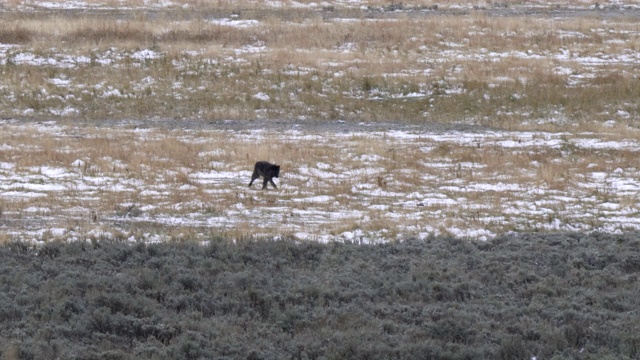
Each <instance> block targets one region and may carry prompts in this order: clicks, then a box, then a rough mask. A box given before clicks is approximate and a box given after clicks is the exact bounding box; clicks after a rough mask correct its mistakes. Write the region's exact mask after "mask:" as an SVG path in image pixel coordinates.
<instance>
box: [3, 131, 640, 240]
mask: <svg viewBox="0 0 640 360" xmlns="http://www.w3.org/2000/svg"><path fill="white" fill-rule="evenodd" d="M0 128H1V130H2V132H3V134H9V133H10V134H12V138H14V139H17V140H19V139H20V138H21V136H23V135H24V136H33V137H39V138H46V139H48V140H47V142H54V143H55V141H60V142H61V143H66V144H69V145H70V146H69V148H68V149H64V148H62V149H59V150H57V152H59V153H60V156H56V158H58V159H60V160H59V161H58V162H56V163H55V164H53V163H38V162H37V161H36V160H32V161H30V162H29V163H30V165H25V164H22V163H24V162H25V159H28V158H30V157H32V158H33V159H37V158H38V155H37V154H39V153H41V152H42V147H41V146H39V145H38V144H37V143H29V144H21V143H20V142H18V141H17V140H16V141H12V140H11V139H10V138H5V139H4V141H5V143H4V144H3V145H2V147H1V148H0V154H3V157H2V161H1V162H0V196H1V199H2V206H3V213H2V218H1V219H0V234H2V235H3V236H4V237H5V238H19V239H24V240H33V241H44V240H50V239H54V238H62V239H69V240H78V239H85V238H103V237H106V238H110V237H118V238H126V239H130V240H147V241H160V240H164V239H180V238H185V237H188V238H202V239H206V237H207V236H209V235H211V234H215V233H218V234H226V235H228V236H232V237H237V238H243V237H248V236H265V237H268V236H292V237H295V238H298V239H311V240H318V241H332V240H340V241H342V240H351V241H363V242H371V241H388V240H396V239H402V238H405V237H407V236H417V237H427V236H429V235H432V234H433V235H440V234H451V235H455V236H463V237H465V236H469V237H476V238H482V239H488V238H491V237H494V236H496V235H497V234H502V233H508V232H511V231H586V232H589V231H605V232H622V231H628V230H638V229H640V216H639V215H640V209H639V206H638V194H640V171H638V168H637V167H636V166H635V165H634V166H633V167H619V166H618V165H617V163H616V158H619V157H621V156H622V157H624V156H626V157H629V156H636V154H637V152H638V151H639V150H640V143H639V142H638V141H637V140H630V139H620V140H607V139H602V135H601V134H593V133H584V134H579V135H571V136H568V135H569V134H566V133H547V132H482V133H478V132H462V131H447V132H433V133H429V132H411V131H387V132H378V131H371V132H350V133H340V132H325V133H316V134H310V133H308V132H300V131H296V130H290V131H285V132H274V131H257V130H256V131H220V130H197V131H189V130H173V131H164V130H154V129H133V128H132V129H110V130H102V131H100V132H99V133H92V132H88V131H87V130H86V129H82V128H74V127H69V126H66V125H59V124H56V123H55V122H50V123H42V124H32V125H25V124H22V123H19V122H17V121H12V120H5V121H2V122H1V123H0ZM116 137H119V138H124V139H127V140H126V141H127V142H128V143H129V145H130V146H131V148H132V149H134V148H141V149H142V148H145V146H150V145H149V144H151V143H154V142H157V143H159V144H164V143H165V142H166V141H169V142H170V141H173V140H175V141H177V142H179V143H181V144H183V145H184V146H186V147H192V148H193V149H194V153H193V157H194V161H193V162H192V163H191V165H188V166H192V167H186V166H185V165H184V164H181V163H178V164H174V161H172V160H171V155H170V154H168V153H167V154H163V153H158V154H156V157H157V158H156V159H154V160H153V162H155V161H157V162H159V163H162V164H164V165H163V166H156V165H153V164H134V163H135V160H134V159H130V162H131V163H129V164H127V163H126V160H125V161H122V160H118V159H114V158H113V157H112V156H110V155H108V154H106V155H105V156H103V157H99V156H97V155H96V156H95V157H94V156H86V154H87V153H86V152H85V149H83V146H90V145H80V144H74V142H80V141H87V142H88V143H91V142H96V143H98V142H100V141H103V140H105V139H114V138H116ZM83 138H84V139H85V140H81V139H83ZM245 147H246V148H252V147H254V148H260V147H264V148H265V149H271V150H273V151H274V152H275V153H276V154H278V153H281V154H282V153H287V152H295V151H296V150H295V149H304V151H308V153H309V154H314V155H315V156H313V158H314V159H313V160H310V159H307V158H305V159H304V160H296V158H289V159H282V160H283V161H282V162H281V165H282V174H281V177H280V179H276V183H277V184H278V185H279V189H278V190H274V189H271V188H269V189H268V190H261V189H260V185H261V184H258V186H256V184H254V187H253V188H251V189H250V188H248V187H247V184H248V182H249V179H250V176H251V170H252V169H251V163H250V161H249V160H246V159H245V156H244V154H243V153H242V149H243V148H245ZM73 149H77V150H73ZM75 151H77V152H75ZM125 151H127V150H125ZM168 152H169V151H168ZM549 153H552V154H555V156H554V157H553V158H552V159H551V160H545V162H544V163H540V162H537V161H536V160H535V159H536V158H537V157H538V156H540V155H542V154H545V156H544V158H545V159H548V158H549ZM9 154H12V155H9ZM32 154H33V155H32ZM318 154H326V156H324V159H323V158H322V156H320V155H318ZM585 154H588V155H585ZM303 157H304V156H303ZM523 158H524V159H527V160H526V161H522V160H521V159H523ZM403 159H404V160H403ZM408 163H413V165H410V164H408ZM21 164H22V165H21ZM396 164H398V165H396Z"/></svg>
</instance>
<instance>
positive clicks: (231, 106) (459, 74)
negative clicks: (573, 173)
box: [0, 1, 640, 130]
mask: <svg viewBox="0 0 640 360" xmlns="http://www.w3.org/2000/svg"><path fill="white" fill-rule="evenodd" d="M34 3H35V4H36V5H37V2H34ZM28 4H30V3H26V2H25V3H24V4H23V3H21V2H14V3H13V5H12V4H11V3H9V4H8V5H5V7H4V11H2V12H0V17H2V22H1V23H0V43H1V44H3V45H2V47H0V64H1V65H2V67H1V70H2V72H1V73H0V76H2V79H3V82H2V87H1V88H0V93H1V94H2V96H0V111H2V114H3V116H4V117H17V118H34V119H51V118H63V119H68V120H70V121H73V122H78V121H80V122H81V121H83V120H86V119H105V118H134V119H141V118H145V119H147V118H156V117H157V118H169V119H178V120H179V119H184V118H190V119H203V120H219V119H222V120H228V119H241V120H250V119H258V118H261V119H298V120H303V121H312V120H314V119H315V120H318V119H334V120H338V119H339V120H347V121H380V120H394V121H401V122H408V123H420V122H433V121H436V122H450V123H460V122H462V123H474V124H482V125H488V126H492V127H497V128H505V129H511V130H514V129H527V130H531V129H541V128H543V129H548V126H547V123H548V122H550V121H551V122H552V123H553V124H552V125H551V126H552V127H554V128H555V127H556V126H558V123H560V124H562V125H564V126H567V127H570V128H572V129H574V127H575V126H580V125H583V124H586V125H585V126H590V125H591V124H592V123H594V122H596V123H597V122H605V121H609V120H612V119H613V120H615V121H619V122H622V123H632V124H633V123H634V121H633V119H635V118H636V117H637V113H638V103H637V101H636V99H638V97H639V95H640V86H638V85H639V84H638V82H639V81H640V80H639V79H638V77H637V76H636V74H637V73H638V65H637V64H638V49H639V48H640V40H639V36H638V32H639V29H638V25H637V24H638V21H637V17H636V16H634V14H636V12H637V9H635V8H633V7H629V8H628V9H626V8H625V7H624V6H622V7H621V6H620V5H617V9H619V10H616V11H617V12H616V13H614V14H613V15H612V14H610V13H605V12H603V11H602V10H597V9H596V8H595V3H593V4H589V3H584V2H576V3H575V4H572V5H570V6H567V4H564V2H563V4H564V5H563V9H565V10H566V9H568V10H569V11H568V12H556V11H557V9H558V8H557V7H556V4H554V3H552V2H550V3H547V4H545V5H540V4H538V3H536V4H528V3H526V2H523V3H519V4H513V5H512V6H511V7H508V6H504V4H498V3H495V4H487V5H483V6H480V7H478V6H475V7H474V6H472V4H471V3H464V2H463V3H462V4H458V3H456V4H453V3H446V2H445V3H443V4H438V5H439V6H438V7H437V8H434V7H433V5H435V4H434V3H431V2H410V3H403V4H402V5H401V6H400V7H397V6H396V7H393V8H391V9H389V6H388V5H389V4H387V3H386V2H361V3H357V4H355V5H353V4H352V5H350V6H349V5H348V4H344V3H335V4H332V5H328V4H329V3H328V4H327V5H325V6H319V5H317V4H316V5H314V4H315V3H308V2H307V3H305V2H282V3H275V4H279V5H277V6H275V5H274V3H270V2H224V1H223V2H214V3H209V2H177V3H172V4H173V6H170V5H165V7H160V8H159V7H154V6H153V4H151V3H146V2H145V4H147V5H146V6H142V4H141V3H136V2H123V3H121V6H120V7H116V8H114V7H112V6H114V5H115V4H118V2H89V3H86V4H85V7H86V8H89V9H91V11H82V9H80V10H74V9H68V10H64V11H62V10H58V9H47V8H44V9H43V8H42V7H38V6H36V5H32V6H29V5H28ZM160 4H161V3H160ZM156 5H159V4H156ZM396 5H398V4H396ZM454 5H456V6H454ZM473 5H475V4H473ZM92 6H93V7H92ZM571 9H574V11H576V12H577V13H576V14H577V15H575V14H574V15H571V12H570V10H571ZM389 10H394V11H389ZM578 11H580V12H578ZM625 11H628V14H629V15H628V16H626V15H625ZM504 12H507V13H506V15H507V16H503V15H505V13H504ZM567 14H568V15H567ZM602 14H608V15H602Z"/></svg>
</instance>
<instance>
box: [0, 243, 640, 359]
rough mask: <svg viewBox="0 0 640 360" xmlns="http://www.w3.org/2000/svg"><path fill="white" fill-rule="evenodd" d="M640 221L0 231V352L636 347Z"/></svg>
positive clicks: (427, 353)
mask: <svg viewBox="0 0 640 360" xmlns="http://www.w3.org/2000/svg"><path fill="white" fill-rule="evenodd" d="M638 246H640V235H639V234H637V233H628V234H621V235H604V234H592V235H583V234H571V233H567V234H548V235H521V236H503V237H499V238H496V239H493V240H490V241H487V242H476V241H471V240H461V239H455V238H429V239H427V240H425V241H417V240H411V239H407V240H406V241H403V242H400V243H395V244H386V245H375V246H373V245H364V246H362V245H355V244H348V243H347V244H341V243H331V244H324V245H323V244H318V243H314V242H304V243H295V242H292V241H288V240H280V241H257V242H252V241H249V242H242V243H237V244H232V243H230V242H229V241H227V240H225V239H224V238H220V237H216V236H213V237H211V238H209V239H208V243H207V244H206V245H204V246H203V245H201V244H195V243H191V242H183V243H158V244H144V243H128V242H120V241H93V242H85V241H80V242H75V243H66V242H56V241H52V242H49V243H47V244H45V245H43V246H41V247H32V246H30V245H28V244H26V243H24V242H10V243H8V244H5V245H3V246H0V287H1V288H2V292H1V293H0V357H1V358H4V359H36V360H37V359H50V358H52V357H56V358H65V359H79V358H82V359H104V358H110V359H133V358H136V359H197V358H236V359H238V358H241V359H245V358H246V359H283V358H303V359H345V358H349V359H365V358H366V359H388V358H395V359H399V358H402V359H424V358H439V359H445V358H447V359H487V358H491V359H514V358H518V359H529V358H532V357H534V356H535V357H537V358H539V359H551V358H580V359H603V358H616V359H634V358H637V357H638V354H639V350H640V347H639V345H640V337H638V334H637V324H638V316H637V311H636V309H638V306H640V302H639V301H640V287H639V285H638V284H639V283H638V275H639V271H640V259H639V258H638V256H637V249H638Z"/></svg>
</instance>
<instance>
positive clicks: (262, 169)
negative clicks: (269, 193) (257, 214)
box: [249, 161, 280, 189]
mask: <svg viewBox="0 0 640 360" xmlns="http://www.w3.org/2000/svg"><path fill="white" fill-rule="evenodd" d="M279 175H280V165H274V164H271V163H269V162H266V161H258V162H257V163H256V165H255V166H254V167H253V175H251V182H250V183H249V187H251V184H253V181H254V180H255V179H257V178H259V177H260V176H262V177H263V178H264V182H263V183H262V188H263V189H265V188H266V187H267V183H268V182H270V183H271V185H273V187H274V188H276V189H277V188H278V187H277V186H276V184H275V183H274V182H273V178H274V177H276V178H277V177H278V176H279Z"/></svg>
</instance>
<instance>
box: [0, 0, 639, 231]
mask: <svg viewBox="0 0 640 360" xmlns="http://www.w3.org/2000/svg"><path fill="white" fill-rule="evenodd" d="M219 3H220V4H222V5H224V6H227V7H224V9H222V10H220V11H219V14H218V13H217V12H215V11H217V9H214V10H215V11H214V10H211V9H210V8H208V11H211V12H212V15H211V16H209V15H207V17H206V18H205V19H204V20H203V19H198V20H197V21H195V20H194V22H193V24H192V23H189V22H188V21H186V20H185V21H177V20H175V19H176V18H180V16H183V15H182V14H187V15H184V16H185V17H188V16H193V14H197V11H194V10H193V6H197V5H198V2H189V1H176V2H171V1H86V2H83V1H35V0H34V1H26V0H25V1H14V2H11V3H8V4H6V5H0V12H1V13H2V14H9V13H11V12H12V11H15V12H16V13H19V14H36V15H38V16H39V17H36V18H35V19H34V20H30V21H26V20H25V21H23V22H16V23H12V25H11V26H8V27H6V28H5V27H1V26H0V67H1V69H2V71H3V72H2V74H3V75H2V76H3V82H2V83H0V110H1V111H2V119H1V120H0V242H2V241H9V240H13V239H20V240H26V241H33V242H44V241H49V240H52V239H63V240H72V241H73V240H83V239H101V238H117V239H128V240H132V241H138V240H141V241H167V240H182V239H196V240H206V239H207V238H210V237H211V236H215V235H221V236H225V237H228V238H232V239H240V240H241V239H246V238H262V237H291V238H295V239H301V240H314V241H322V242H327V241H355V242H367V243H368V242H383V241H395V240H402V239H405V238H407V237H419V238H426V237H429V236H431V235H453V236H460V237H473V238H480V239H490V238H493V237H495V236H497V235H500V234H505V233H510V232H536V231H579V232H592V231H603V232H611V233H618V232H624V231H629V230H640V195H639V194H640V170H639V168H638V161H637V158H638V152H639V151H640V131H639V130H638V104H637V96H636V95H637V93H638V75H637V74H638V70H639V66H638V64H639V63H640V52H639V51H638V43H639V39H640V31H639V30H638V27H637V22H636V21H635V20H634V19H636V18H633V16H636V17H637V16H638V14H637V12H638V10H639V7H638V6H637V4H635V3H633V2H628V3H627V2H621V1H612V2H603V3H602V4H600V3H597V2H589V1H573V2H569V4H564V5H562V8H561V10H562V11H560V10H557V9H560V8H559V7H556V6H559V5H558V4H563V3H564V2H557V3H556V2H553V1H549V2H546V3H540V2H523V3H522V4H518V5H517V7H516V6H513V7H510V6H507V5H504V4H503V5H501V4H498V3H486V4H485V3H482V4H479V5H478V4H476V3H475V2H473V3H471V2H464V1H463V2H460V3H454V2H446V3H444V4H438V5H439V6H437V7H434V5H436V4H435V3H433V2H430V1H415V2H411V3H405V5H398V4H395V3H394V4H392V5H393V6H391V7H390V4H389V3H388V2H383V1H382V2H376V1H335V2H322V3H315V2H304V1H303V2H294V1H285V2H280V1H267V2H264V1H252V2H246V4H248V5H247V6H246V8H242V10H243V12H242V15H240V11H236V10H235V8H234V7H232V6H231V5H234V2H219ZM413 3H416V4H413ZM194 4H195V5H194ZM222 5H221V6H222ZM236 5H237V4H236ZM252 6H258V7H259V8H260V11H256V12H252V11H248V10H245V9H251V7H252ZM270 9H275V10H274V11H278V12H277V13H269V14H272V15H271V16H272V17H269V16H266V15H264V14H263V13H264V12H265V11H266V12H268V11H270ZM282 9H285V10H291V11H292V14H297V15H296V16H299V18H296V17H295V16H293V15H292V16H291V17H292V18H293V20H290V19H288V17H287V16H286V14H285V15H283V12H282V11H283V10H282ZM300 9H302V10H300ZM487 9H488V10H487ZM60 10H62V11H63V12H62V13H60V14H63V13H64V10H69V11H79V12H78V13H77V14H78V16H84V15H86V14H89V15H87V16H96V15H95V14H98V15H100V14H103V13H102V12H104V14H106V15H105V16H104V18H105V19H108V20H100V21H104V22H103V23H100V24H98V27H99V28H100V29H102V30H104V31H106V32H108V34H109V36H110V37H102V34H100V33H98V34H93V35H91V34H89V35H87V36H85V35H84V32H90V30H92V28H91V26H92V25H93V24H91V21H92V20H91V19H94V18H88V19H89V20H84V21H86V23H85V22H83V21H76V19H75V18H74V16H68V17H64V16H61V15H60V16H58V15H56V14H58V13H57V11H60ZM83 10H87V13H86V14H84V13H83ZM89 10H90V11H89ZM140 10H145V11H146V10H149V11H155V12H150V13H149V14H145V15H144V16H147V17H144V16H142V15H141V13H139V12H137V11H140ZM165 10H166V11H169V10H170V11H171V16H169V15H167V19H163V18H162V16H160V15H159V14H162V12H163V11H165ZM485 10H487V13H486V14H485V13H483V11H485ZM128 11H130V13H128ZM180 11H184V13H182V12H180ZM296 11H306V12H303V13H302V12H301V13H297V12H296ZM538 11H539V12H541V13H543V14H544V15H543V16H534V15H531V14H536V12H538ZM121 12H122V13H121ZM583 12H584V13H585V14H587V15H585V18H584V19H582V18H581V17H580V16H583V15H582V14H583ZM625 12H626V13H625ZM51 14H54V15H51ZM132 14H133V15H132ZM176 14H177V15H176ZM256 14H257V15H256ZM273 14H275V15H273ZM300 14H302V15H300ZM310 14H311V15H310ZM318 14H320V15H318ZM416 14H417V15H416ZM437 14H445V15H443V16H442V17H441V18H437V17H435V16H436V15H437ZM521 14H525V16H527V17H526V18H523V19H524V21H525V25H526V26H524V27H521V24H520V20H522V19H521V18H517V17H516V16H520V15H521ZM576 14H578V15H576ZM599 14H603V15H602V16H600V15H599ZM629 14H631V15H629ZM634 14H635V15H634ZM254 15H255V16H254ZM502 15H505V17H503V16H502ZM506 15H508V16H506ZM547 15H548V16H549V17H548V18H547ZM137 16H139V17H140V18H141V19H142V20H138V18H137ZM432 16H433V18H432ZM114 17H123V18H125V19H129V20H126V21H125V20H120V19H119V18H118V19H115V20H113V18H114ZM174 17H175V18H174ZM505 18H506V19H507V20H505ZM510 18H513V19H515V20H513V21H512V22H510V20H509V19H510ZM7 19H8V18H7ZM101 19H102V18H101ZM158 19H160V20H162V21H159V20H158ZM282 19H284V20H282ZM432 19H433V20H432ZM629 19H630V20H629ZM12 21H13V20H12ZM109 21H112V22H109ZM127 21H128V22H127ZM149 23H153V24H151V25H150V24H149ZM23 24H26V25H24V29H22V28H20V26H23ZM60 24H64V25H65V26H66V27H69V29H67V28H64V27H62V28H60V29H59V28H58V27H60ZM123 24H124V25H123ZM194 24H195V25H194ZM394 24H401V25H398V26H402V29H410V30H416V29H418V30H417V31H416V32H415V33H409V34H405V33H402V32H401V31H397V30H395V31H396V32H394V26H395V25H394ZM452 24H454V25H456V28H452V27H451V25H452ZM427 25H428V26H433V29H435V30H437V31H438V33H437V34H435V35H433V34H432V33H430V32H427V31H424V32H419V31H420V29H421V28H422V27H423V26H427ZM443 25H446V26H443ZM48 26H51V27H52V29H51V31H49V30H48V28H47V27H48ZM527 26H529V27H530V28H527ZM76 27H77V29H80V30H78V31H75V30H74V29H76ZM202 27H208V28H207V31H209V32H206V31H205V32H199V31H200V30H199V29H200V28H202ZM292 28H294V29H303V30H304V31H301V32H305V31H316V32H317V33H322V34H323V36H325V38H323V39H312V40H311V41H310V40H309V39H308V37H307V36H298V37H295V36H293V35H291V34H290V33H291V29H292ZM123 29H124V30H123ZM334 29H337V30H334ZM102 30H101V31H102ZM51 34H53V35H51ZM221 34H222V35H221ZM381 34H382V35H381ZM385 34H388V36H385ZM49 35H51V38H45V39H44V40H43V39H42V38H43V37H46V36H49ZM90 35H91V36H90ZM294 35H295V34H294ZM92 36H93V37H92ZM199 36H201V37H202V38H204V39H205V40H202V39H201V38H199ZM270 36H271V37H270ZM287 36H288V37H287ZM289 37H290V38H289ZM282 38H285V39H286V40H282ZM2 39H7V40H2ZM69 39H72V40H73V41H70V40H69ZM140 39H142V44H139V43H137V42H136V41H140ZM149 39H152V40H149ZM175 39H178V40H175ZM183 39H188V40H189V41H184V42H183V41H182V40H183ZM505 39H506V40H505ZM47 41H58V43H56V45H58V46H51V45H49V44H48V43H47ZM74 41H77V42H78V43H74ZM110 41H113V42H117V44H116V45H112V44H110V43H109V42H110ZM290 41H293V42H295V45H294V46H302V45H304V46H307V48H293V49H292V48H291V47H289V46H290V45H289V42H290ZM383 41H388V43H382V42H383ZM156 42H157V43H156ZM150 43H152V44H150ZM523 44H524V45H523ZM183 114H186V115H183ZM391 116H394V117H396V116H397V117H399V118H400V119H401V120H399V122H400V123H402V122H404V126H403V125H399V126H397V127H396V128H394V130H387V131H382V130H379V128H380V127H379V126H378V127H376V126H372V127H371V128H372V129H375V130H363V129H364V128H366V127H367V124H369V122H371V123H372V124H373V123H375V121H381V120H382V121H390V120H392V119H390V117H391ZM105 119H106V120H105ZM127 119H135V120H131V121H129V120H127ZM159 119H162V120H166V119H173V120H172V121H174V122H175V124H176V126H173V127H169V129H167V128H163V127H161V126H155V125H154V121H156V120H157V121H159ZM220 119H233V120H234V121H246V122H247V123H249V124H252V123H255V124H256V125H255V127H253V128H252V126H251V125H243V126H239V127H237V128H233V127H226V126H222V125H221V126H219V127H217V126H215V125H210V124H218V123H220V121H221V120H220ZM278 119H285V120H284V121H285V122H288V123H290V124H292V125H291V126H288V127H285V128H284V130H283V131H279V130H273V129H272V128H271V127H269V126H264V127H262V126H260V124H265V123H267V122H269V121H272V122H276V121H278ZM181 120H185V121H186V120H188V121H191V123H193V122H197V121H202V124H209V125H206V126H204V125H203V126H193V127H187V126H181V125H180V121H181ZM314 121H323V123H324V124H329V125H328V126H325V127H322V126H320V127H313V126H308V125H309V124H313V123H314ZM439 121H441V122H442V123H443V124H446V126H443V127H438V126H433V127H432V128H430V127H428V126H422V127H421V126H413V125H416V124H426V123H433V124H436V123H438V122H439ZM209 122H210V123H209ZM107 123H108V124H109V125H107ZM141 124H142V125H143V126H140V125H141ZM222 124H223V125H224V122H222ZM296 124H297V125H300V126H295V125H296ZM350 124H351V125H350ZM353 124H358V125H359V126H357V127H356V126H355V125H353ZM350 126H352V127H353V128H357V129H356V130H353V131H351V130H349V128H350ZM343 128H344V129H346V130H344V129H343ZM470 129H471V130H470ZM257 160H269V161H272V162H275V163H278V164H280V165H281V167H282V173H281V177H280V178H279V179H276V180H275V181H276V183H277V185H278V187H279V188H278V189H271V188H269V189H268V190H264V191H263V190H261V189H260V185H261V183H256V184H255V185H254V187H253V188H248V187H247V184H248V183H249V180H250V176H251V171H252V166H253V163H254V162H255V161H257Z"/></svg>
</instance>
